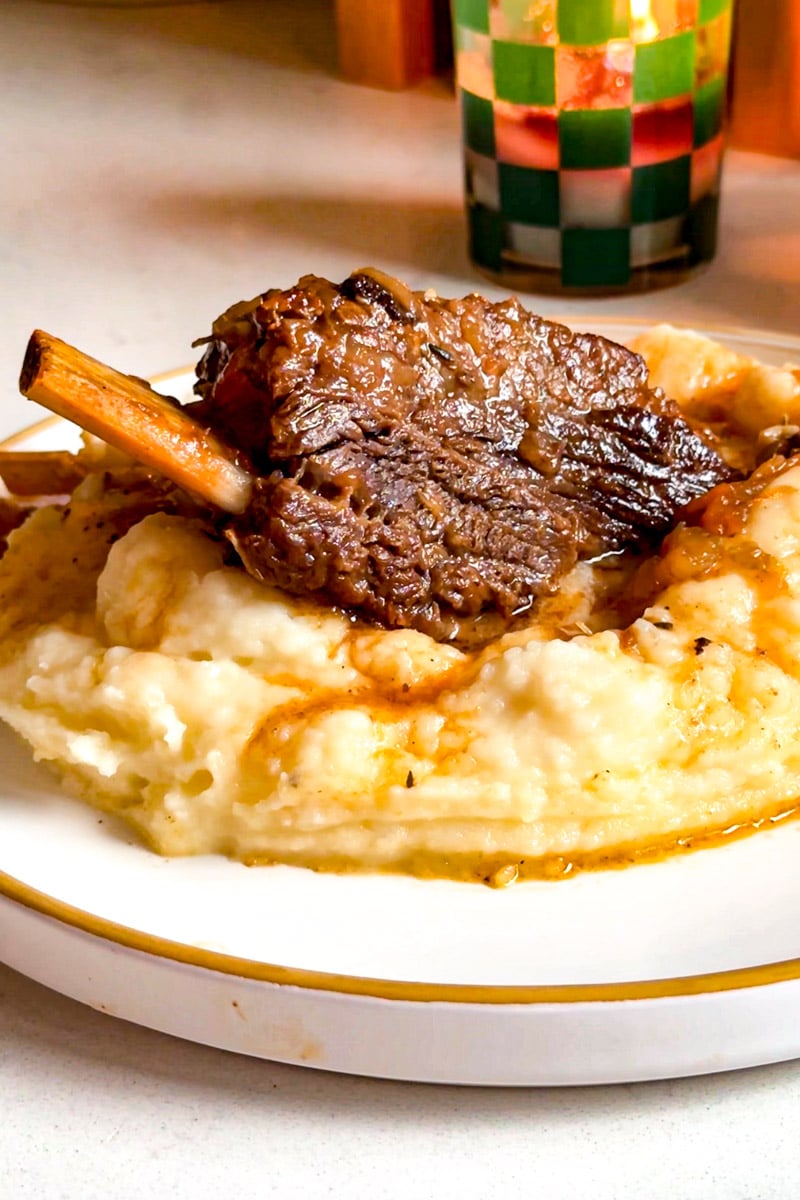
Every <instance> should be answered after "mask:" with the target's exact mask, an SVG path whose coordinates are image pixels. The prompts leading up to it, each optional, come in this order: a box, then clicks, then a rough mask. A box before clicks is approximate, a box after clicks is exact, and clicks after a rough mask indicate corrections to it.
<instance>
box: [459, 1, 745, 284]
mask: <svg viewBox="0 0 800 1200" xmlns="http://www.w3.org/2000/svg"><path fill="white" fill-rule="evenodd" d="M453 18H454V19H453V26H454V40H455V57H456V78H457V85H458V92H459V97H460V101H461V108H462V123H463V135H464V155H465V175H466V202H467V215H468V223H469V239H470V253H471V256H472V260H473V262H474V263H475V265H476V266H477V267H478V268H479V269H480V270H481V271H483V272H485V273H488V274H490V275H491V276H492V277H493V278H494V279H497V280H499V281H501V282H502V283H504V284H507V285H509V286H511V287H513V288H516V289H522V290H525V291H547V292H559V293H562V294H564V293H566V294H570V293H573V294H581V293H583V294H586V293H588V294H598V293H610V292H625V291H643V290H647V289H650V288H654V287H659V286H665V285H668V284H672V283H676V282H679V281H681V280H683V279H685V278H686V277H687V275H688V274H689V273H690V272H691V271H693V270H694V269H696V268H697V267H699V266H700V265H701V264H703V263H707V262H709V261H710V260H711V259H712V258H713V257H714V253H715V250H716V235H717V215H718V206H719V186H720V175H721V168H722V155H723V125H724V117H725V104H726V92H727V71H728V57H729V47H730V32H731V0H453Z"/></svg>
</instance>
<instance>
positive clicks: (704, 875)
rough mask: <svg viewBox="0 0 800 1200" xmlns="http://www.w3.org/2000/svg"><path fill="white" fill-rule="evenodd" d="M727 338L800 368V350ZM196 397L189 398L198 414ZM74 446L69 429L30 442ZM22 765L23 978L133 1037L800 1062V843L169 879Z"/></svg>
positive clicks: (460, 1057) (18, 750)
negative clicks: (437, 872) (480, 872)
mask: <svg viewBox="0 0 800 1200" xmlns="http://www.w3.org/2000/svg"><path fill="white" fill-rule="evenodd" d="M587 324H591V325H592V327H593V328H596V329H597V330H598V331H600V332H603V333H605V334H607V335H608V336H611V337H614V338H618V339H620V340H624V339H625V338H626V337H629V336H631V335H632V334H633V333H634V332H636V331H637V326H636V325H635V323H633V322H622V321H613V322H611V321H606V322H604V321H596V320H595V321H593V322H591V323H589V322H587ZM639 328H641V327H639ZM713 332H714V336H719V337H720V338H721V340H725V341H727V342H728V343H730V344H731V345H733V346H734V347H735V348H738V349H741V350H743V351H744V352H746V353H752V354H754V355H757V356H758V357H760V358H762V359H763V360H766V361H773V362H783V361H785V360H787V359H794V360H796V361H797V360H798V359H800V342H792V341H791V340H789V339H781V338H778V337H771V336H769V335H766V334H758V333H752V334H750V333H742V332H738V333H737V332H735V331H730V332H725V333H723V332H721V331H713ZM160 385H161V387H162V388H163V389H165V390H166V384H165V382H164V380H161V381H160ZM189 386H190V375H189V374H188V373H186V372H183V373H180V374H177V375H173V376H171V377H169V390H172V391H173V392H174V393H175V394H178V395H182V394H185V393H188V390H189ZM74 436H75V433H74V430H73V429H72V427H70V426H68V425H67V424H66V423H65V422H62V421H59V420H57V419H52V420H48V421H46V422H44V423H43V424H41V425H39V426H37V427H35V428H34V429H33V430H30V431H28V432H27V433H26V434H23V435H21V440H20V439H19V438H18V439H13V440H14V444H15V445H17V446H20V445H22V444H23V443H24V445H25V446H28V447H31V448H37V449H50V448H56V447H58V446H64V445H70V444H71V441H72V439H74ZM0 756H2V764H3V783H2V801H1V802H0V959H2V960H4V961H5V962H6V963H8V964H9V965H10V966H12V967H15V968H16V969H18V970H20V971H22V972H24V973H25V974H27V975H30V976H31V977H32V978H34V979H37V980H39V981H40V982H42V983H45V984H47V985H49V986H50V987H53V988H56V989H57V990H58V991H60V992H63V993H65V994H66V995H69V996H73V997H74V998H76V999H78V1000H81V1001H83V1002H85V1003H87V1004H91V1005H93V1006H94V1007H96V1008H99V1009H102V1010H104V1011H106V1012H109V1013H113V1014H114V1015H116V1016H120V1017H125V1018H127V1019H128V1020H131V1021H135V1022H138V1023H139V1024H143V1025H147V1026H150V1027H152V1028H155V1029H160V1030H163V1031H165V1032H168V1033H172V1034H176V1035H178V1036H180V1037H185V1038H190V1039H192V1040H195V1041H198V1042H203V1043H206V1044H208V1045H213V1046H220V1047H223V1048H226V1049H230V1050H236V1051H240V1052H242V1053H245V1054H251V1055H256V1056H260V1057H263V1058H271V1059H277V1060H281V1061H284V1062H291V1063H305V1064H307V1065H313V1066H316V1067H325V1068H329V1069H331V1070H337V1071H348V1072H354V1073H358V1074H366V1075H379V1076H384V1077H389V1078H399V1079H411V1080H420V1081H431V1082H452V1083H480V1084H580V1083H607V1082H615V1081H623V1080H639V1079H654V1078H663V1077H669V1076H678V1075H690V1074H700V1073H704V1072H711V1071H722V1070H727V1069H729V1068H733V1067H743V1066H749V1065H755V1064H759V1063H766V1062H774V1061H778V1060H782V1059H786V1058H792V1057H796V1056H800V872H798V870H797V862H798V859H800V822H793V821H788V822H786V823H785V824H783V825H777V826H775V827H774V828H771V829H769V830H765V831H762V832H760V833H758V834H757V835H755V836H753V837H748V838H744V839H742V840H739V841H732V842H730V843H729V844H726V845H722V846H718V847H716V848H714V849H708V850H702V851H698V852H695V853H692V854H687V855H684V856H682V857H677V858H672V859H669V860H667V861H664V862H660V863H655V864H650V865H640V866H636V867H633V868H628V869H627V870H624V871H608V872H597V873H587V874H583V875H579V876H577V877H576V878H574V879H570V880H567V881H563V882H559V883H536V882H534V883H525V884H517V885H516V886H514V887H511V888H509V889H506V890H504V891H493V890H491V889H488V888H484V887H480V886H477V885H469V884H463V883H451V882H436V881H433V882H429V881H420V880H415V879H406V878H402V877H392V876H369V875H364V876H337V875H325V874H315V873H313V872H310V871H304V870H299V869H296V868H288V867H272V868H247V867H244V866H241V865H240V864H238V863H233V862H228V861H226V860H224V859H219V858H210V857H209V858H195V859H180V860H178V859H172V860H169V859H161V858H159V857H157V856H156V855H153V854H151V853H150V852H149V851H147V850H145V849H144V848H143V847H142V846H140V845H139V844H138V843H136V842H135V841H134V840H132V838H131V837H130V835H129V834H128V833H127V831H126V830H125V829H124V828H123V827H122V826H118V825H117V824H116V823H115V822H114V821H112V820H109V819H108V818H102V819H101V818H100V817H99V816H98V814H96V813H95V812H93V811H92V810H90V809H88V808H86V807H84V806H83V805H81V804H79V803H78V802H77V801H74V800H71V799H69V798H67V797H66V796H64V795H63V794H62V793H61V792H60V790H59V787H58V785H57V784H55V783H54V782H53V779H52V777H51V776H50V775H49V774H48V773H47V772H46V771H45V770H44V769H43V768H40V767H36V766H35V765H34V764H33V763H32V761H31V757H30V754H29V753H28V752H27V750H26V749H25V748H24V747H23V746H21V744H19V743H18V742H17V741H16V740H15V739H14V738H13V737H12V735H11V734H9V733H7V732H3V733H2V735H0Z"/></svg>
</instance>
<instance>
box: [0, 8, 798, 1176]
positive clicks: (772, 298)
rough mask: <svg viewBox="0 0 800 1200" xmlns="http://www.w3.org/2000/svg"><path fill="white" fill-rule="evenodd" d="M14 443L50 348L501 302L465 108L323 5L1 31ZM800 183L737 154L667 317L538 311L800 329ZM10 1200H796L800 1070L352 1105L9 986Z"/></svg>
mask: <svg viewBox="0 0 800 1200" xmlns="http://www.w3.org/2000/svg"><path fill="white" fill-rule="evenodd" d="M0 107H1V108H2V116H3V123H2V128H3V155H4V162H3V172H2V174H3V186H2V192H1V193H0V213H1V214H2V219H1V220H0V261H2V288H3V291H4V293H5V303H4V317H3V323H2V328H0V369H2V372H3V376H4V377H5V379H6V381H7V384H6V389H5V393H4V398H3V405H2V408H0V436H3V435H6V434H8V433H11V432H12V431H14V430H16V429H18V428H20V427H22V426H24V425H26V424H29V423H30V422H31V421H33V420H35V419H37V416H38V413H37V410H35V409H34V408H33V407H32V406H31V405H30V404H29V402H27V401H26V400H23V399H22V398H21V397H19V396H18V395H17V394H16V388H15V382H14V381H15V379H16V376H17V373H18V371H19V366H20V362H21V358H22V353H23V350H24V346H25V343H26V340H27V337H28V335H29V333H30V331H31V329H33V328H34V327H35V326H40V327H42V328H45V329H48V330H49V331H51V332H53V333H56V334H58V335H59V336H61V337H63V338H64V339H66V340H67V341H71V342H73V343H75V344H77V345H79V346H81V347H82V348H84V349H85V350H87V351H89V352H90V353H92V354H94V355H95V356H96V357H98V358H100V359H103V360H105V361H108V362H110V363H112V364H113V365H115V366H117V367H119V368H121V369H122V370H126V371H131V372H134V373H136V374H138V375H148V374H152V373H156V372H159V371H162V370H165V369H168V368H171V367H174V366H178V365H183V364H185V363H188V362H191V361H194V358H195V357H196V353H195V352H194V351H192V349H191V342H192V340H193V339H194V338H196V337H197V336H198V335H202V334H203V333H205V332H207V331H208V329H209V326H210V322H211V320H212V319H213V317H215V316H216V315H217V313H218V312H219V311H221V310H222V309H223V308H224V307H226V306H227V305H228V304H229V303H231V302H233V301H235V300H238V299H241V298H242V297H245V296H250V295H255V294H256V293H257V292H260V291H262V290H263V289H264V288H265V287H267V286H272V285H275V284H279V285H285V284H288V283H290V282H292V281H293V280H294V279H295V278H296V277H297V276H298V275H300V274H302V273H303V272H305V271H314V272H317V273H320V274H326V275H330V276H331V277H332V278H335V279H336V278H341V277H343V276H344V275H345V274H347V273H348V271H349V270H351V269H352V268H354V267H357V266H362V265H364V264H367V263H377V264H379V265H380V266H382V267H384V268H385V269H388V270H390V271H393V272H395V273H397V274H399V275H401V276H402V277H404V278H405V279H407V280H408V281H409V283H411V284H412V285H415V286H433V287H436V288H438V289H439V290H440V291H441V292H442V293H443V294H460V293H461V292H463V291H468V290H472V289H481V290H484V291H486V292H488V293H489V294H497V295H500V294H501V293H499V292H497V293H495V292H494V291H493V289H491V288H487V287H486V286H485V285H483V284H482V283H481V281H480V280H479V279H478V278H477V277H476V276H475V274H474V273H473V272H472V270H471V268H470V266H469V263H468V261H467V258H466V255H465V250H464V221H463V215H462V209H461V170H460V149H459V130H458V115H457V111H456V106H455V103H454V101H453V98H452V95H451V93H450V91H449V89H448V86H447V84H446V82H444V81H436V82H432V83H430V84H426V85H425V86H423V87H421V88H419V89H417V90H415V91H414V92H411V93H402V94H389V93H380V92H374V91H369V90H366V89H363V88H359V87H354V86H351V85H346V84H344V83H342V82H341V81H339V80H338V79H337V78H336V74H335V55H334V49H333V27H332V14H331V6H330V5H329V4H326V3H324V2H323V0H304V3H303V5H302V6H301V5H299V4H293V3H292V2H291V0H260V2H257V0H249V2H244V0H227V2H223V3H213V4H182V5H163V4H162V5H160V6H153V5H152V4H150V5H144V4H140V5H132V6H120V5H119V4H117V5H111V6H97V5H89V4H84V5H76V4H74V3H73V4H56V3H50V4H44V3H39V4H36V3H17V2H14V0H5V3H3V4H2V6H0ZM798 214H800V164H796V163H790V162H787V161H782V160H778V159H768V158H763V157H760V156H754V155H743V154H736V153H730V154H729V158H728V164H727V171H726V179H725V186H724V198H723V210H722V233H721V250H720V254H719V257H718V259H717V261H716V263H715V264H714V265H713V266H712V267H711V269H709V270H708V271H707V272H706V273H705V274H703V275H701V276H698V277H697V278H695V279H694V280H692V281H691V282H690V283H687V284H684V285H682V286H681V287H679V288H675V289H672V290H670V291H665V292H659V293H654V294H652V295H649V296H646V297H642V298H640V299H635V300H634V299H625V298H622V299H616V300H613V301H611V300H609V301H605V302H593V303H588V302H571V303H565V302H563V301H558V300H552V299H550V300H535V301H533V302H532V303H534V304H535V305H536V306H537V307H538V308H539V309H540V311H543V312H545V313H556V312H559V313H562V314H567V315H569V316H570V317H571V318H572V319H574V320H575V321H576V322H578V323H579V322H580V320H581V319H583V318H588V317H589V316H590V315H595V314H597V313H603V314H606V315H618V314H625V315H629V314H635V315H637V316H646V317H652V318H653V319H657V318H664V317H666V318H668V319H671V320H677V321H684V322H688V323H691V324H697V325H747V326H757V327H763V328H767V329H771V330H773V331H780V332H788V333H796V332H798V320H797V318H798V311H799V310H798V300H799V299H800V216H799V215H798ZM0 1093H1V1094H2V1097H3V1100H2V1120H0V1196H2V1197H3V1200H5V1197H9V1200H11V1198H13V1200H17V1198H23V1197H48V1198H49V1197H68V1198H70V1200H71V1198H72V1197H75V1198H80V1200H92V1198H93V1197H106V1196H109V1195H114V1196H116V1197H120V1198H122V1200H126V1198H127V1197H131V1198H133V1197H151V1196H153V1195H162V1196H192V1197H198V1198H199V1200H202V1198H203V1197H206V1196H209V1197H210V1196H219V1195H222V1196H232V1195H234V1194H238V1195H242V1196H247V1195H255V1194H258V1195H288V1194H289V1189H292V1188H295V1187H297V1188H298V1189H301V1190H302V1194H304V1195H307V1196H309V1197H316V1196H324V1195H340V1194H344V1193H345V1190H346V1191H347V1194H349V1195H354V1196H356V1197H360V1196H367V1195H369V1196H370V1197H381V1196H398V1197H399V1196H401V1195H402V1196H405V1195H406V1194H407V1193H408V1191H409V1188H410V1187H411V1188H413V1193H414V1195H415V1196H420V1197H426V1196H431V1197H432V1196H437V1197H439V1196H444V1197H446V1196H449V1195H452V1194H454V1193H455V1191H456V1189H457V1192H458V1194H459V1196H461V1197H470V1196H478V1195H480V1196H482V1197H483V1196H487V1195H495V1194H499V1193H500V1192H502V1193H503V1194H506V1193H511V1192H513V1191H515V1190H516V1189H517V1188H521V1187H522V1186H523V1185H525V1186H526V1187H528V1188H530V1187H533V1188H534V1189H535V1191H536V1192H537V1193H538V1192H540V1189H541V1194H543V1195H546V1196H547V1197H548V1198H549V1200H558V1198H559V1197H562V1196H563V1197H566V1196H569V1197H573V1196H575V1195H580V1196H582V1195H592V1196H593V1197H594V1198H595V1200H606V1198H609V1197H623V1196H624V1197H626V1198H631V1200H635V1198H638V1197H642V1198H644V1197H647V1200H658V1198H659V1197H670V1198H672V1197H676V1196H677V1197H680V1198H681V1200H695V1198H703V1200H705V1198H707V1197H720V1198H724V1200H738V1198H741V1200H758V1198H761V1197H764V1198H767V1197H781V1198H785V1197H788V1196H790V1195H792V1194H793V1185H797V1184H798V1182H800V1160H799V1158H798V1154H797V1151H796V1149H795V1145H796V1130H795V1122H794V1120H792V1121H791V1126H790V1117H793V1116H794V1114H795V1113H796V1111H797V1110H796V1109H795V1108H794V1106H795V1105H796V1104H798V1103H800V1064H793V1063H790V1064H784V1065H778V1066H772V1067H765V1068H761V1069H755V1070H750V1071H743V1072H739V1073H733V1074H727V1075H720V1076H714V1077H708V1078H704V1079H696V1080H683V1081H677V1082H664V1083H655V1084H653V1083H651V1084H642V1085H626V1086H620V1087H609V1088H594V1089H588V1088H580V1089H574V1090H555V1089H542V1090H530V1091H510V1090H509V1091H504V1090H497V1091H492V1090H489V1089H479V1088H469V1089H455V1088H444V1087H423V1086H415V1085H407V1084H397V1083H387V1082H381V1081H371V1080H361V1079H348V1078H344V1077H337V1076H333V1075H328V1074H324V1073H320V1072H313V1071H309V1070H301V1069H295V1068H289V1067H282V1066H277V1065H273V1064H270V1063H265V1062H260V1061H255V1060H249V1059H245V1058H239V1057H237V1056H234V1055H230V1054H225V1053H222V1052H218V1051H214V1050H210V1049H207V1048H203V1047H199V1046H193V1045H190V1044H188V1043H185V1042H180V1041H177V1040H173V1039H170V1038H168V1037H165V1036H163V1035H160V1034H157V1033H153V1032H150V1031H148V1030H144V1029H138V1028H136V1027H134V1026H131V1025H128V1024H125V1023H123V1022H120V1021H115V1020H113V1019H112V1018H110V1017H106V1016H101V1015H99V1014H97V1013H95V1012H92V1011H91V1010H89V1009H85V1008H82V1007H81V1006H79V1005H78V1004H76V1003H74V1002H72V1001H70V1000H67V999H64V998H62V997H60V996H57V995H55V994H54V993H51V992H49V991H47V990H45V989H44V988H42V987H40V986H38V985H36V984H34V983H31V982H30V981H28V980H25V979H23V978H21V977H20V976H18V975H15V974H14V973H12V972H10V971H8V970H6V969H5V968H3V967H0Z"/></svg>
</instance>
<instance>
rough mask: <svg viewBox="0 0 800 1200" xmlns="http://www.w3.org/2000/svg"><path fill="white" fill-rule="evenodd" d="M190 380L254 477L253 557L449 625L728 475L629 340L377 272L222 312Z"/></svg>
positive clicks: (670, 513)
mask: <svg viewBox="0 0 800 1200" xmlns="http://www.w3.org/2000/svg"><path fill="white" fill-rule="evenodd" d="M195 390H196V392H197V393H198V395H199V396H200V400H199V402H198V403H196V404H194V405H193V406H192V409H193V412H194V415H195V416H196V417H197V418H198V419H200V420H202V421H203V422H205V423H207V424H208V425H209V426H211V427H213V429H214V430H215V431H216V432H217V433H218V434H220V435H221V436H222V437H224V438H226V439H227V440H228V441H229V442H230V443H231V445H232V446H234V447H235V448H236V449H237V450H238V451H239V452H240V453H242V454H243V455H245V456H246V457H247V458H248V459H249V460H250V462H251V463H252V465H253V467H254V468H255V470H256V472H257V473H258V475H259V482H258V484H257V487H256V494H255V499H254V501H253V503H252V505H251V506H250V508H249V509H248V511H247V512H246V513H245V514H244V515H243V516H242V517H240V518H235V519H234V520H233V522H232V524H231V526H230V530H229V536H230V537H231V540H232V541H233V543H234V545H235V546H236V548H237V550H238V552H239V554H240V555H241V557H242V559H243V561H244V562H245V565H246V566H247V569H248V570H249V571H251V573H253V574H255V575H257V576H258V577H259V578H261V579H263V580H265V581H268V582H270V583H274V584H276V585H277V586H279V587H281V588H283V589H285V590H286V591H288V592H290V593H294V594H300V595H306V594H311V595H313V596H316V597H318V598H321V599H325V600H327V601H328V602H331V603H334V604H336V605H340V606H343V607H345V608H349V609H352V610H354V611H355V612H357V613H359V614H361V615H363V616H366V617H367V618H369V619H372V620H375V621H377V622H379V623H381V624H383V625H386V626H389V627H404V626H405V627H407V626H410V627H413V628H416V629H421V630H423V631H425V632H427V633H430V634H431V635H432V636H434V637H437V638H439V639H440V640H444V639H449V638H453V637H459V636H460V631H461V629H462V625H463V623H464V622H470V621H475V620H476V619H478V618H484V617H490V618H491V619H492V621H493V622H494V624H495V625H497V624H498V622H499V625H500V626H507V625H508V624H510V623H511V622H512V621H513V619H514V617H515V615H516V614H519V613H520V612H522V611H527V610H529V609H530V608H531V606H532V605H533V604H534V603H535V601H536V599H537V598H538V597H540V596H543V595H546V594H550V593H552V592H553V591H555V590H556V588H557V586H558V582H559V580H560V579H561V578H562V576H563V575H564V574H566V573H567V572H568V571H569V570H570V569H571V568H572V567H573V566H574V565H575V563H576V562H577V561H578V560H579V559H586V558H590V557H594V556H597V555H601V554H605V553H608V552H612V551H616V550H619V549H621V548H623V547H626V546H642V545H646V544H647V543H652V542H654V541H656V540H657V539H659V538H660V537H661V536H662V535H663V534H664V533H665V532H666V531H667V530H668V529H669V528H671V527H672V526H673V525H674V523H675V520H676V513H677V512H678V511H679V510H680V509H681V508H682V507H683V506H684V505H686V504H688V503H689V502H690V501H691V500H692V499H694V498H695V497H697V496H700V495H702V494H703V493H705V492H706V491H708V490H709V489H710V488H711V487H713V486H714V485H715V484H717V483H719V482H721V481H723V480H726V479H729V478H731V477H732V474H733V473H732V471H731V470H730V468H728V467H727V466H726V464H725V463H724V462H723V460H722V459H721V458H720V456H719V455H718V454H717V452H716V450H715V449H714V448H713V447H712V446H711V445H709V444H708V443H707V442H706V441H705V440H703V438H702V437H700V436H699V435H698V434H697V433H696V432H695V431H694V430H692V429H691V428H690V426H689V425H688V424H687V422H686V421H685V420H684V419H683V418H682V417H681V415H680V413H679V411H678V409H677V406H676V405H675V404H674V403H673V402H672V401H670V400H669V399H667V398H666V397H665V396H664V395H663V393H661V392H660V391H658V390H654V389H651V388H650V387H649V386H648V382H647V369H646V367H645V364H644V362H643V360H642V359H641V358H640V357H639V356H638V355H636V354H634V353H632V352H631V351H629V350H627V349H625V348H624V347H622V346H618V345H615V344H614V343H612V342H609V341H607V340H605V339H604V338H601V337H596V336H594V335H590V334H573V333H571V332H570V331H569V330H568V329H566V328H565V327H564V326H562V325H558V324H555V323H553V322H551V321H546V320H543V319H541V318H539V317H536V316H533V315H531V314H530V313H528V312H527V311H526V310H525V309H524V308H523V307H522V306H521V304H520V303H519V302H518V301H517V300H516V299H510V300H506V301H503V302H501V303H491V302H490V301H488V300H485V299H483V298H482V297H480V296H477V295H470V296H466V297H465V298H464V299H461V300H443V299H440V298H438V297H436V296H434V295H433V294H430V293H424V294H423V293H412V292H411V291H410V290H409V289H408V288H406V287H405V286H404V285H403V284H401V283H399V282H398V281H397V280H393V279H390V278H389V277H386V276H384V275H382V274H381V273H380V272H376V271H370V270H364V271H360V272H357V273H356V274H354V275H352V276H350V277H349V278H348V279H347V280H345V281H344V283H343V284H341V285H340V286H337V285H336V284H333V283H331V282H329V281H328V280H325V279H320V278H317V277H315V276H306V277H305V278H303V279H301V280H300V282H299V283H298V284H297V285H296V286H295V287H292V288H289V289H287V290H285V291H279V290H272V291H269V292H266V293H265V294H264V295H263V296H260V297H258V298H257V299H256V300H255V301H253V302H252V303H250V304H242V305H236V306H234V307H233V308H232V309H229V310H228V312H227V313H225V314H223V316H221V317H220V318H219V320H218V321H217V322H215V324H214V329H213V335H212V337H211V339H210V340H209V343H208V345H207V348H206V351H205V354H204V356H203V359H202V361H201V362H200V364H199V366H198V382H197V385H196V389H195Z"/></svg>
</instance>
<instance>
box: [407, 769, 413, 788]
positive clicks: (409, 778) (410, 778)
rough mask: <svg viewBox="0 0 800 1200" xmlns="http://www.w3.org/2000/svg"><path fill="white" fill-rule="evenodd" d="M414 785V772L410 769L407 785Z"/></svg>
mask: <svg viewBox="0 0 800 1200" xmlns="http://www.w3.org/2000/svg"><path fill="white" fill-rule="evenodd" d="M413 786H414V772H413V771H409V772H408V774H407V775H406V787H413Z"/></svg>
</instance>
